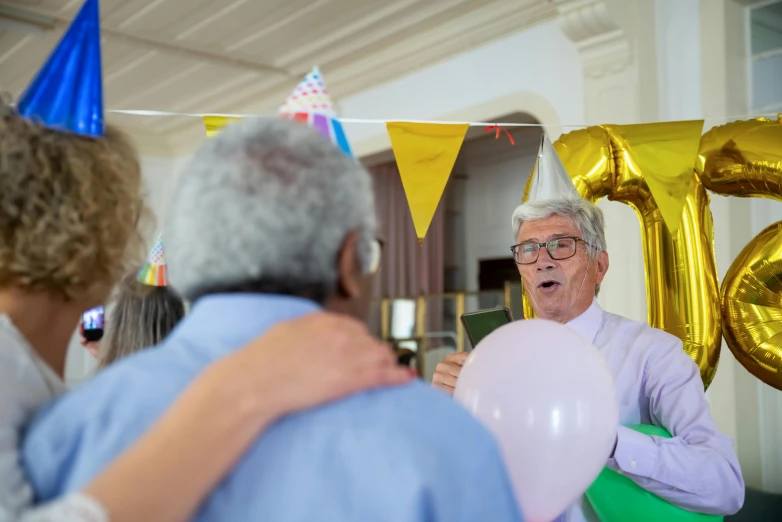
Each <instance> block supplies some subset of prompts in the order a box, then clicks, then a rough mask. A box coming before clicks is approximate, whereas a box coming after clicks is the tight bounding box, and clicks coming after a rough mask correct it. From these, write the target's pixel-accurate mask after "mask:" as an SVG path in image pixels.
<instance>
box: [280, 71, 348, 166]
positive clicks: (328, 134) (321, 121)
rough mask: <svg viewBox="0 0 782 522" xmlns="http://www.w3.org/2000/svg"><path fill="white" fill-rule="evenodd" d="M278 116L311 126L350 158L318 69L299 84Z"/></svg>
mask: <svg viewBox="0 0 782 522" xmlns="http://www.w3.org/2000/svg"><path fill="white" fill-rule="evenodd" d="M278 113H279V114H280V116H282V117H283V118H290V119H292V120H296V121H301V122H303V123H307V124H309V125H311V126H312V127H313V128H315V129H316V130H317V131H318V132H320V133H321V134H322V135H323V136H324V137H325V138H326V139H328V140H330V141H331V142H332V143H334V144H335V145H336V146H337V147H339V148H340V149H342V151H343V152H344V153H345V154H347V155H348V156H352V155H353V153H352V151H351V149H350V143H348V138H347V136H345V131H344V129H343V128H342V123H340V121H339V120H338V119H337V108H336V107H335V106H334V103H332V101H331V98H330V97H329V93H328V89H326V81H325V80H324V79H323V74H321V72H320V69H319V68H318V67H313V68H312V70H311V71H310V72H309V73H307V75H306V76H305V77H304V79H303V80H301V82H299V84H298V85H297V86H296V88H295V89H294V90H293V92H292V93H291V94H290V96H288V99H287V100H285V103H284V104H283V105H282V106H281V107H280V108H279V110H278Z"/></svg>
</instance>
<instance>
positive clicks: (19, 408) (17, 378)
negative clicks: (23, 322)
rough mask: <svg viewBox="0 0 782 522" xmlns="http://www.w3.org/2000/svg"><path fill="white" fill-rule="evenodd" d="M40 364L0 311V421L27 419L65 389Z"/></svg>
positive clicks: (9, 421) (1, 422) (10, 421)
mask: <svg viewBox="0 0 782 522" xmlns="http://www.w3.org/2000/svg"><path fill="white" fill-rule="evenodd" d="M42 364H44V365H45V363H43V362H38V361H36V355H35V353H34V352H33V350H32V348H31V347H30V346H29V344H28V343H27V341H26V340H25V339H24V337H22V335H21V334H20V333H19V331H18V330H17V329H16V328H15V327H14V326H13V324H12V323H11V321H10V320H9V319H8V317H7V316H5V315H2V314H0V424H2V425H4V426H7V425H8V424H9V423H10V424H18V423H24V422H26V421H27V419H28V418H29V416H30V415H32V414H33V413H34V412H35V410H36V409H37V408H38V407H39V406H41V405H42V404H43V403H45V402H47V401H48V400H50V399H53V398H54V397H56V396H57V395H58V394H59V393H60V392H61V391H62V389H64V387H63V385H62V383H61V382H60V381H59V379H58V378H57V377H56V375H54V374H53V372H52V371H51V370H49V373H51V375H47V372H46V370H47V368H42V367H41V365H42ZM17 427H18V426H17Z"/></svg>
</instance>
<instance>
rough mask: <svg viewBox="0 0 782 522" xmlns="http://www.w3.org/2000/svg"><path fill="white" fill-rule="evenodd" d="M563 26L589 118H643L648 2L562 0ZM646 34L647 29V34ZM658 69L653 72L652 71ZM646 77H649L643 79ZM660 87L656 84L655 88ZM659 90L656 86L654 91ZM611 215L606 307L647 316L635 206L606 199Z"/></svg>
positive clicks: (600, 121) (621, 120) (620, 120)
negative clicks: (574, 51) (576, 56)
mask: <svg viewBox="0 0 782 522" xmlns="http://www.w3.org/2000/svg"><path fill="white" fill-rule="evenodd" d="M556 4H557V10H558V12H559V21H560V26H561V27H562V30H563V32H564V33H565V34H566V35H567V36H568V37H569V38H570V39H571V40H572V41H573V42H574V43H575V44H576V46H577V47H578V50H579V53H580V55H581V61H582V66H583V74H584V106H585V112H586V119H587V123H588V124H590V125H599V124H604V123H616V124H623V123H638V122H639V120H640V118H641V117H642V115H646V114H650V113H653V112H656V110H652V111H649V110H648V108H647V109H645V108H644V105H648V103H645V101H646V100H647V99H648V98H649V93H650V92H652V91H650V90H649V89H648V86H649V82H648V80H649V78H647V76H648V75H647V70H648V69H643V68H641V67H640V66H639V61H640V60H641V59H643V57H645V56H646V52H647V50H648V49H647V48H646V47H644V45H648V43H647V42H645V41H644V42H642V43H643V44H644V45H638V41H636V39H635V36H634V32H635V29H634V26H635V24H634V22H633V21H634V20H635V18H636V17H637V16H639V13H640V12H641V11H644V10H646V11H648V12H646V13H644V15H645V17H647V18H649V17H650V16H652V13H651V9H650V4H649V3H648V2H636V0H626V1H623V2H611V1H603V0H556ZM644 36H646V35H644ZM653 76H654V73H652V77H653ZM642 79H643V81H642ZM653 91H656V89H653ZM652 94H656V92H652ZM599 206H600V207H601V208H602V209H603V212H604V213H605V217H606V241H607V243H608V252H609V257H610V267H609V270H608V274H607V275H606V279H605V281H604V283H603V285H602V288H601V291H600V297H599V301H600V304H601V306H603V307H604V308H605V309H606V310H609V311H612V312H616V313H621V314H622V315H624V316H626V317H629V318H631V319H635V320H639V321H646V320H647V311H646V287H645V276H644V259H643V251H642V249H641V232H640V230H641V229H640V224H639V221H638V217H637V216H636V214H635V212H634V211H633V210H632V209H631V208H630V207H629V206H627V205H625V204H623V203H617V202H612V201H607V200H604V201H601V202H600V204H599Z"/></svg>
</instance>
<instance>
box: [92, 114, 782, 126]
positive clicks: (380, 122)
mask: <svg viewBox="0 0 782 522" xmlns="http://www.w3.org/2000/svg"><path fill="white" fill-rule="evenodd" d="M106 112H109V113H114V114H127V115H131V116H157V117H161V116H169V117H170V116H184V117H189V118H205V117H217V118H278V117H279V116H278V115H277V114H228V113H216V112H204V113H194V112H173V111H148V110H124V109H114V110H108V111H106ZM778 115H779V113H777V112H766V113H751V114H743V115H739V116H718V117H710V118H699V120H703V121H706V122H708V121H726V120H742V119H747V118H761V117H767V116H770V117H773V118H776V117H777V116H778ZM336 119H338V120H339V121H340V122H342V123H365V124H375V125H386V124H388V123H393V122H405V123H420V124H436V125H454V124H456V125H468V126H470V127H492V128H495V127H496V126H498V125H499V126H501V127H559V128H571V129H583V128H585V127H589V125H587V124H585V123H581V124H570V123H513V122H496V121H495V122H485V121H444V120H408V119H404V118H392V119H375V118H336ZM641 123H649V122H641Z"/></svg>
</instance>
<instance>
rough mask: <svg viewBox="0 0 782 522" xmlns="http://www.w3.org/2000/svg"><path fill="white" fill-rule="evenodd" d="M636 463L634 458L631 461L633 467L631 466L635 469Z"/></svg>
mask: <svg viewBox="0 0 782 522" xmlns="http://www.w3.org/2000/svg"><path fill="white" fill-rule="evenodd" d="M636 465H637V464H636V463H635V461H634V460H632V461H630V467H631V468H633V469H635V467H636Z"/></svg>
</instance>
